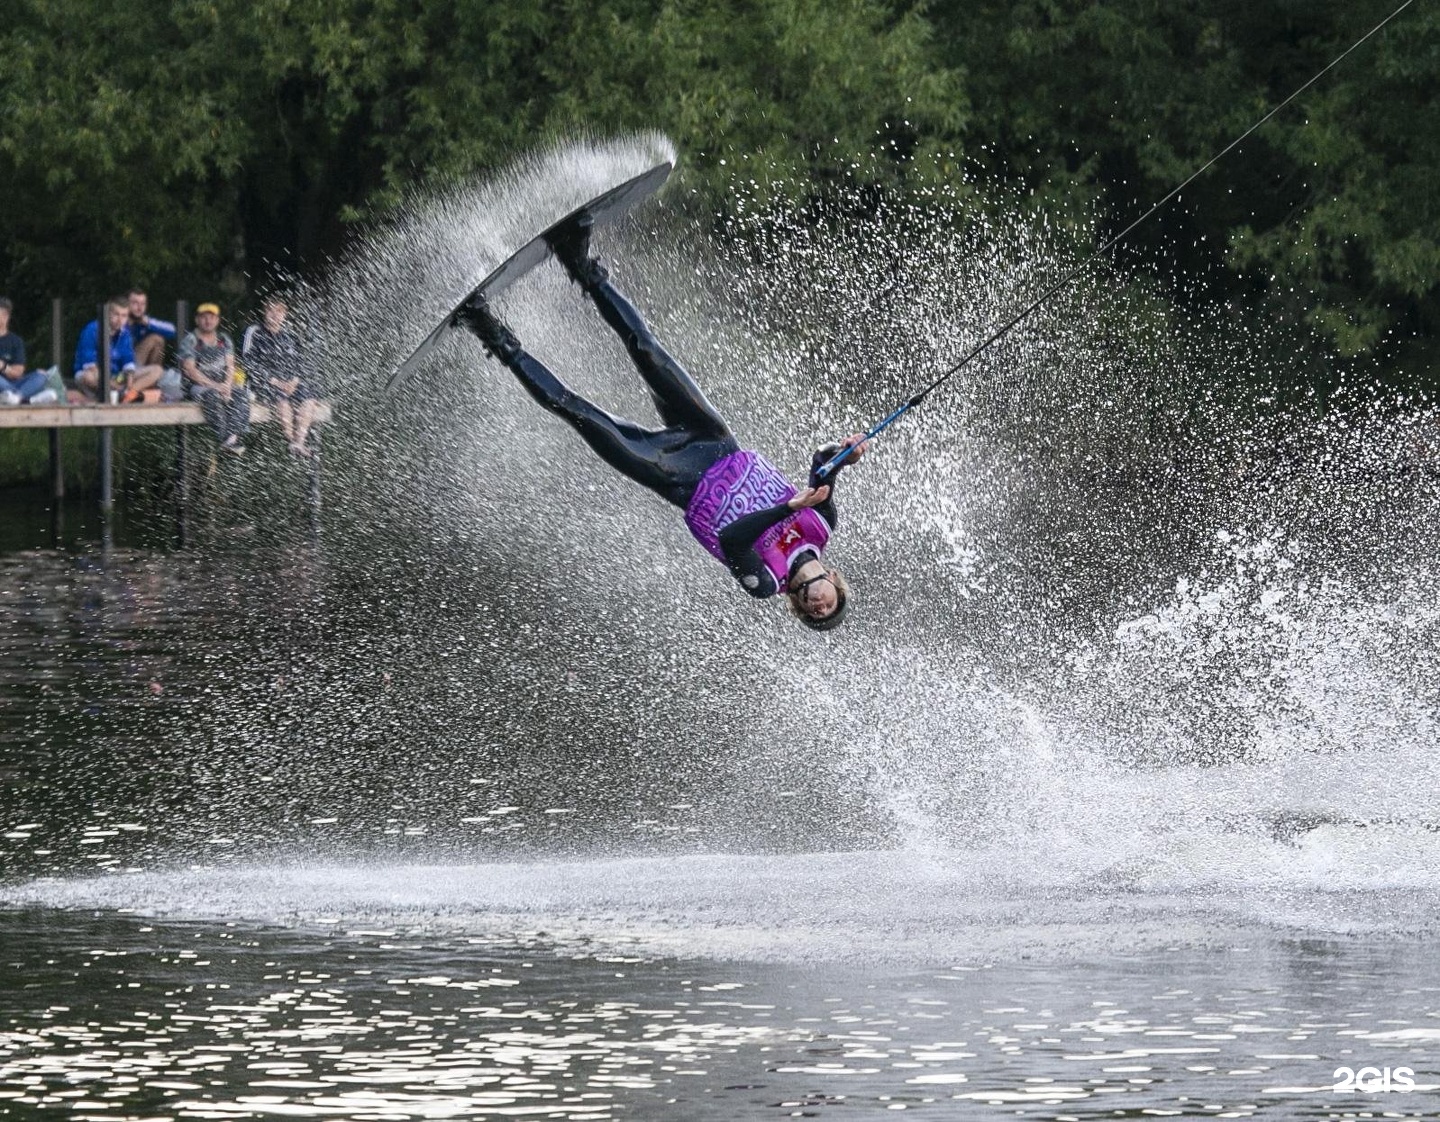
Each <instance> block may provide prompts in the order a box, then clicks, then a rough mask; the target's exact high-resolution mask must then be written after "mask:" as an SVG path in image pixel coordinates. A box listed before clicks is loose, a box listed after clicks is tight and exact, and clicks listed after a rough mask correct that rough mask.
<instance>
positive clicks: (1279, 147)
mask: <svg viewBox="0 0 1440 1122" xmlns="http://www.w3.org/2000/svg"><path fill="white" fill-rule="evenodd" d="M1393 6H1394V5H1393V3H1392V0H1244V2H1241V0H1103V2H1082V0H968V2H967V3H963V4H960V3H939V2H937V3H933V4H923V3H922V4H910V3H904V2H901V0H708V2H702V0H104V2H103V3H102V2H100V0H8V2H7V3H6V4H5V10H6V15H5V17H4V19H3V20H0V40H3V49H0V58H3V59H4V60H5V61H4V64H3V66H0V105H3V106H4V107H5V109H4V113H3V116H0V180H3V182H4V183H5V205H4V207H3V208H0V287H3V290H4V291H5V292H6V293H7V294H8V295H10V296H11V297H12V298H13V299H15V300H16V301H17V305H18V307H17V315H16V319H15V326H16V328H17V329H18V330H19V331H20V332H21V333H22V334H25V335H27V336H29V337H31V338H32V339H34V340H35V341H36V350H37V357H43V354H44V351H45V350H46V346H45V340H46V339H48V331H47V330H46V329H45V326H44V325H45V322H46V317H47V316H48V297H50V296H52V295H59V296H63V297H66V298H67V299H70V300H71V301H73V302H76V304H77V306H82V307H84V308H86V309H88V308H90V307H91V306H92V305H93V304H94V303H95V302H96V301H97V300H99V299H100V298H102V297H103V296H104V295H106V294H108V293H110V292H112V291H116V290H121V289H123V288H125V287H127V286H129V285H130V284H132V283H140V284H143V285H146V286H148V287H149V289H150V291H151V293H152V298H153V299H154V302H155V305H156V306H157V307H160V308H163V307H165V306H167V302H168V301H170V300H173V299H174V298H176V297H178V296H184V297H186V298H188V299H190V300H192V301H193V300H198V299H202V298H207V297H217V296H218V297H219V298H221V299H224V300H229V301H232V302H234V301H240V302H242V303H243V302H244V301H246V300H248V299H249V298H250V297H251V296H252V295H253V293H254V291H255V290H256V289H257V288H259V287H261V286H263V285H264V284H265V283H266V282H267V281H268V279H269V278H270V277H272V276H273V275H274V274H275V272H276V271H277V270H304V269H306V268H314V267H317V266H319V265H321V264H322V263H323V261H324V259H325V257H326V256H327V255H329V254H333V253H336V252H338V251H340V250H342V249H343V248H344V246H345V244H346V240H347V237H349V236H350V233H351V229H352V226H353V223H354V221H355V220H356V219H357V218H359V217H361V216H364V215H368V214H376V213H380V214H383V213H384V212H385V211H386V210H387V209H388V208H391V207H393V206H395V205H396V204H397V203H398V202H399V200H400V199H401V197H402V195H403V193H404V191H405V190H406V189H407V187H409V186H410V185H412V184H415V183H418V182H423V181H425V180H426V179H427V178H430V177H438V176H448V175H454V174H466V173H471V172H475V171H483V170H485V169H489V168H494V167H497V166H499V165H501V164H503V163H504V162H505V161H506V160H507V159H508V158H510V157H511V156H512V155H513V154H515V153H517V152H521V151H524V150H526V149H527V148H531V147H533V146H534V145H535V144H536V143H537V142H538V141H543V140H544V139H547V138H557V137H563V136H565V135H570V134H573V133H575V132H576V131H577V130H583V129H590V130H596V131H600V132H613V131H617V130H622V129H627V128H634V127H647V128H659V129H661V130H663V131H665V132H666V133H668V134H669V135H670V136H671V137H673V138H674V139H675V141H676V142H677V144H678V145H679V146H680V149H681V152H682V154H683V161H684V164H685V168H684V171H685V175H686V176H687V179H688V183H689V185H691V186H694V187H696V188H698V189H699V190H700V191H701V193H702V197H705V196H706V195H708V197H709V199H710V200H711V202H712V203H714V204H715V205H716V206H717V207H719V206H722V205H723V186H724V184H725V183H726V182H727V181H728V180H729V178H730V176H731V175H732V174H733V171H734V164H735V159H736V158H737V156H739V157H742V158H745V159H747V160H748V161H749V163H750V165H751V166H763V167H765V168H766V169H767V170H769V169H773V174H774V176H775V177H776V178H777V179H784V180H786V181H788V182H790V183H795V182H809V183H816V184H823V183H824V182H825V181H826V179H827V178H829V177H832V176H835V175H838V174H842V173H850V172H852V171H853V166H854V165H856V164H859V165H860V166H862V167H863V169H864V174H865V175H868V176H872V177H874V178H876V179H877V180H884V181H886V182H887V184H888V185H889V186H891V187H898V188H899V189H900V190H902V191H903V190H915V189H919V188H922V187H924V186H925V185H927V184H929V183H931V182H933V181H934V180H935V179H936V178H940V177H949V178H951V179H952V180H954V179H958V178H959V177H960V176H962V175H966V176H969V177H971V179H972V180H974V181H978V182H984V181H987V180H991V181H995V182H997V183H1003V184H1005V185H1007V186H1009V187H1011V188H1014V187H1016V186H1019V187H1021V188H1023V189H1024V190H1023V192H1022V193H1023V197H1025V198H1026V199H1027V205H1033V206H1034V207H1036V208H1039V209H1043V210H1045V211H1046V212H1047V213H1049V214H1050V215H1051V216H1052V217H1055V218H1058V219H1060V220H1061V221H1063V222H1068V223H1070V224H1071V226H1072V228H1074V229H1075V230H1076V231H1077V232H1083V233H1081V235H1080V236H1082V237H1089V236H1090V233H1089V232H1090V229H1091V227H1090V224H1089V223H1090V219H1091V218H1092V217H1094V216H1096V215H1098V216H1099V218H1100V222H1101V231H1102V232H1104V231H1105V230H1106V229H1109V230H1114V229H1118V228H1119V227H1120V226H1121V225H1123V224H1124V223H1126V222H1128V221H1129V220H1130V219H1132V218H1133V217H1135V216H1137V215H1138V214H1140V213H1141V212H1143V210H1144V209H1145V208H1146V207H1147V206H1149V205H1150V203H1151V202H1153V201H1154V200H1155V199H1157V198H1159V197H1160V196H1161V195H1163V194H1164V193H1165V192H1166V191H1167V190H1168V189H1169V188H1170V187H1172V186H1173V185H1174V184H1175V183H1177V182H1179V181H1180V180H1182V179H1183V178H1184V177H1185V176H1186V175H1188V174H1189V172H1190V171H1192V170H1193V169H1194V168H1195V167H1197V166H1198V165H1199V164H1201V163H1203V162H1204V160H1205V159H1207V158H1208V157H1209V156H1210V155H1212V154H1214V153H1215V152H1216V151H1218V150H1219V149H1220V148H1222V147H1223V146H1224V145H1225V144H1226V143H1227V142H1228V141H1229V140H1230V139H1231V138H1233V137H1234V136H1235V135H1237V134H1239V133H1240V132H1241V131H1243V130H1244V128H1245V127H1246V126H1247V125H1249V124H1250V123H1251V122H1252V121H1253V120H1255V119H1256V118H1257V117H1259V116H1260V115H1261V114H1262V113H1264V112H1265V111H1266V110H1267V109H1268V108H1269V107H1271V106H1273V105H1274V104H1275V103H1276V102H1278V101H1279V100H1280V99H1281V98H1283V97H1284V96H1285V95H1286V94H1288V93H1289V92H1290V91H1291V90H1293V89H1294V88H1295V87H1297V86H1298V85H1300V84H1301V83H1302V82H1303V81H1305V79H1307V78H1308V77H1310V76H1311V75H1312V74H1313V73H1314V72H1315V71H1317V70H1319V69H1320V68H1321V67H1322V66H1324V65H1325V64H1326V63H1327V62H1329V61H1330V60H1331V59H1332V58H1334V57H1335V56H1336V55H1337V54H1339V53H1340V52H1341V51H1342V50H1343V49H1344V48H1345V47H1347V46H1348V45H1350V44H1351V43H1352V42H1353V41H1354V40H1355V39H1357V38H1358V37H1359V36H1360V35H1361V34H1363V33H1364V32H1365V31H1366V30H1368V29H1369V28H1370V27H1371V26H1373V25H1374V24H1375V23H1376V22H1378V21H1379V20H1380V19H1381V18H1382V17H1383V16H1384V15H1385V14H1386V13H1387V12H1388V11H1390V10H1391V8H1392V7H1393ZM1437 75H1440V13H1437V12H1436V10H1435V8H1434V6H1433V5H1425V4H1415V5H1413V6H1412V7H1411V8H1410V9H1409V10H1407V11H1406V12H1404V13H1403V14H1402V15H1401V16H1400V17H1399V18H1398V19H1397V20H1396V21H1395V22H1394V23H1393V24H1392V25H1391V26H1390V27H1389V28H1387V29H1386V30H1385V31H1384V32H1382V33H1381V34H1380V35H1379V36H1377V37H1376V38H1375V39H1374V40H1372V41H1371V42H1369V43H1367V44H1365V45H1364V46H1362V47H1361V48H1360V49H1359V50H1358V51H1356V52H1355V53H1354V54H1353V55H1351V56H1350V57H1349V58H1348V59H1346V60H1345V61H1344V62H1343V63H1342V64H1341V65H1340V66H1339V67H1338V68H1337V69H1336V70H1335V71H1333V72H1332V73H1331V74H1329V75H1327V76H1326V77H1325V78H1324V79H1322V80H1321V82H1319V83H1318V84H1317V85H1316V86H1314V87H1313V88H1312V89H1311V90H1309V91H1308V92H1307V93H1305V94H1304V95H1303V96H1302V97H1301V99H1300V100H1299V101H1298V102H1297V104H1295V105H1293V106H1291V107H1290V108H1289V109H1287V110H1286V111H1285V112H1284V113H1283V114H1282V115H1281V116H1280V117H1278V118H1277V119H1276V120H1275V121H1273V122H1272V123H1271V124H1269V125H1267V126H1266V127H1265V128H1264V129H1263V130H1261V132H1260V133H1258V134H1257V135H1256V136H1255V137H1253V138H1252V139H1251V140H1250V141H1249V142H1247V144H1246V145H1245V146H1244V147H1243V148H1241V149H1240V150H1238V151H1236V152H1234V153H1232V154H1231V155H1230V156H1229V157H1227V158H1226V160H1225V161H1224V162H1223V163H1222V164H1221V165H1220V166H1219V167H1217V168H1216V169H1214V170H1212V171H1211V172H1210V173H1209V174H1208V175H1206V176H1205V177H1204V178H1203V179H1202V180H1201V181H1200V182H1198V183H1197V184H1196V185H1194V187H1193V188H1192V189H1191V190H1188V191H1187V192H1186V193H1185V195H1184V196H1183V197H1182V198H1181V199H1180V200H1179V201H1178V203H1177V204H1175V205H1174V206H1173V207H1172V208H1170V209H1168V210H1167V211H1166V212H1165V213H1164V214H1163V216H1162V217H1161V219H1160V220H1159V221H1157V222H1154V223H1152V224H1149V225H1147V226H1146V227H1145V228H1144V229H1143V231H1141V232H1140V233H1139V234H1137V236H1136V237H1135V238H1134V240H1133V241H1132V242H1131V243H1130V244H1129V245H1127V246H1126V247H1125V249H1124V250H1123V255H1124V258H1125V259H1126V260H1127V261H1129V262H1133V263H1137V264H1141V265H1143V266H1146V267H1150V266H1154V267H1156V271H1157V273H1158V274H1160V275H1162V276H1167V277H1181V278H1185V284H1186V286H1187V291H1188V293H1189V296H1188V297H1187V298H1190V297H1193V294H1194V293H1195V292H1196V291H1199V292H1200V293H1201V295H1202V296H1203V298H1205V299H1213V300H1224V301H1233V302H1237V303H1240V304H1244V305H1245V306H1246V307H1247V309H1248V311H1249V312H1251V313H1254V314H1261V315H1268V316H1275V317H1283V318H1286V319H1288V320H1292V321H1299V322H1305V323H1308V324H1309V325H1310V326H1311V327H1312V328H1313V329H1314V330H1315V331H1317V332H1318V333H1319V335H1320V336H1321V337H1322V338H1323V339H1324V340H1325V341H1326V342H1327V343H1328V344H1329V345H1330V346H1331V347H1333V349H1334V351H1335V353H1336V354H1337V355H1339V356H1341V357H1344V358H1352V359H1356V360H1357V361H1361V362H1364V363H1367V364H1368V368H1369V369H1371V370H1372V371H1383V375H1382V376H1383V377H1384V378H1386V379H1388V380H1390V381H1391V382H1393V383H1394V384H1396V385H1397V386H1399V387H1403V388H1404V389H1406V390H1408V391H1416V390H1423V389H1426V388H1427V387H1428V386H1429V385H1430V382H1431V375H1430V374H1429V369H1430V366H1431V361H1432V358H1433V355H1434V349H1435V341H1434V340H1435V335H1436V326H1437V313H1440V304H1437V278H1440V213H1437V209H1440V203H1437V201H1436V197H1437V193H1436V190H1435V183H1436V182H1437V173H1440V128H1437V127H1436V124H1437V122H1436V119H1435V115H1436V113H1435V110H1436V105H1435V103H1436V91H1437V81H1436V79H1437ZM877 154H878V155H879V156H880V157H881V158H880V159H875V158H874V157H875V156H876V155H877ZM1031 192H1033V194H1031ZM1176 295H1179V293H1178V292H1177V293H1176ZM87 318H88V316H87Z"/></svg>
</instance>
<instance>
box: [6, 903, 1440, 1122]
mask: <svg viewBox="0 0 1440 1122" xmlns="http://www.w3.org/2000/svg"><path fill="white" fill-rule="evenodd" d="M0 936H3V939H4V944H3V945H4V948H5V951H4V954H5V962H4V967H5V969H6V971H7V973H8V974H9V980H10V981H12V982H19V981H20V979H22V978H23V983H21V984H14V985H11V986H8V987H7V989H6V991H5V993H6V996H5V997H4V998H3V1000H0V1016H3V1018H4V1030H5V1031H4V1032H3V1033H0V1096H3V1097H0V1109H8V1110H9V1111H11V1112H14V1113H16V1114H17V1115H18V1114H19V1113H20V1112H21V1111H22V1110H23V1109H24V1108H30V1109H35V1110H39V1109H41V1108H46V1107H48V1108H52V1109H54V1110H57V1111H65V1112H68V1113H69V1114H70V1115H71V1116H73V1117H77V1118H262V1117H274V1116H282V1117H312V1118H355V1119H403V1118H509V1117H531V1118H564V1119H610V1118H626V1117H632V1118H655V1119H660V1118H705V1119H726V1118H767V1117H831V1116H838V1117H853V1116H871V1115H875V1114H878V1113H879V1112H880V1111H898V1110H905V1111H910V1112H915V1113H918V1114H919V1115H920V1116H924V1117H932V1118H951V1117H1024V1118H1047V1119H1065V1118H1102V1117H1111V1118H1113V1117H1116V1116H1117V1114H1118V1115H1121V1116H1126V1117H1139V1116H1141V1115H1142V1114H1143V1115H1148V1116H1158V1117H1165V1116H1170V1117H1200V1116H1209V1117H1218V1118H1246V1117H1273V1118H1345V1117H1375V1116H1377V1115H1376V1114H1374V1113H1370V1111H1379V1110H1384V1111H1386V1113H1385V1115H1384V1116H1385V1117H1415V1118H1419V1117H1433V1108H1434V1105H1435V1103H1436V1099H1435V1098H1434V1095H1435V1093H1436V1090H1437V1089H1436V1087H1435V1086H1434V1082H1433V1078H1432V1079H1431V1082H1430V1084H1429V1085H1428V1086H1427V1085H1426V1079H1427V1078H1429V1077H1428V1076H1426V1075H1424V1074H1420V1075H1418V1076H1417V1079H1416V1083H1417V1084H1418V1085H1417V1087H1416V1088H1415V1089H1414V1090H1409V1091H1406V1092H1400V1091H1398V1090H1392V1091H1391V1092H1389V1093H1384V1092H1375V1093H1371V1094H1360V1093H1357V1092H1350V1093H1348V1094H1347V1093H1344V1092H1336V1091H1334V1090H1333V1085H1334V1083H1335V1081H1336V1079H1337V1076H1336V1074H1335V1069H1336V1068H1337V1067H1340V1066H1342V1065H1348V1066H1350V1067H1352V1068H1358V1067H1361V1066H1365V1065H1371V1066H1375V1067H1377V1068H1379V1069H1382V1070H1383V1069H1385V1068H1387V1067H1388V1068H1389V1069H1391V1072H1392V1079H1393V1074H1394V1072H1395V1071H1396V1070H1398V1069H1399V1068H1402V1067H1409V1068H1412V1069H1413V1070H1415V1071H1416V1072H1417V1073H1424V1072H1427V1071H1429V1072H1431V1073H1432V1074H1433V1056H1434V1054H1435V1051H1436V1043H1437V1041H1440V1019H1437V1017H1436V1012H1435V1011H1436V1008H1437V1000H1440V974H1437V973H1436V972H1435V970H1434V968H1433V967H1432V966H1427V965H1423V963H1424V962H1425V957H1426V956H1425V955H1424V952H1423V949H1422V948H1420V947H1418V946H1405V947H1390V948H1386V949H1383V950H1376V949H1374V948H1366V947H1357V946H1348V947H1347V946H1343V945H1327V944H1324V943H1304V942H1293V943H1287V944H1277V943H1267V942H1266V941H1265V940H1263V939H1262V940H1259V941H1257V942H1256V943H1253V944H1251V945H1237V946H1232V947H1229V948H1227V949H1225V950H1216V951H1211V952H1199V951H1195V950H1193V949H1191V950H1183V949H1177V948H1171V949H1159V950H1156V951H1154V952H1152V953H1148V954H1145V955H1143V956H1125V955H1104V954H1102V955H1098V956H1095V957H1093V958H1090V959H1089V960H1087V961H1084V962H1076V963H1071V964H1068V965H1064V966H1056V965H1053V964H1038V965H1031V964H1027V963H1025V962H1008V963H1003V964H991V965H987V966H980V967H945V966H943V965H938V964H937V965H935V966H931V967H929V968H926V969H914V968H912V969H909V970H894V969H873V968H864V967H860V968H853V967H851V968H836V967H825V966H819V967H809V968H797V967H786V966H777V965H762V964H754V963H743V962H732V961H725V960H709V959H694V958H690V957H686V956H680V957H668V956H667V957H660V958H657V957H654V956H652V955H643V954H642V955H635V954H625V953H622V952H620V951H618V950H616V949H610V950H608V951H606V952H603V953H597V952H595V951H594V950H591V949H589V948H587V947H586V946H585V943H584V941H583V940H574V939H571V940H559V939H557V937H556V936H555V935H554V934H553V933H549V932H545V931H530V932H524V933H519V934H517V935H516V936H515V937H513V938H511V939H507V940H504V941H498V940H495V939H491V938H479V937H472V938H461V937H455V936H447V937H440V938H435V937H429V936H426V935H424V934H421V933H418V932H413V931H412V932H404V931H381V930H354V929H345V928H344V925H343V922H337V924H332V925H331V926H329V927H327V928H311V929H308V930H293V929H292V930H277V929H274V928H256V927H253V926H250V925H247V924H243V923H237V922H229V923H219V922H212V923H188V924H179V923H155V922H148V921H144V920H141V919H137V918H133V917H127V916H125V915H123V914H120V915H117V914H114V913H110V914H94V915H91V914H85V913H64V914H58V915H57V914H47V913H37V912H34V911H20V912H13V913H10V914H8V915H5V916H3V918H0ZM1382 995H1383V996H1382ZM1375 1078H1379V1076H1378V1074H1377V1076H1376V1077H1375ZM1362 1110H1363V1111H1366V1112H1367V1113H1365V1114H1361V1113H1360V1112H1361V1111H1362Z"/></svg>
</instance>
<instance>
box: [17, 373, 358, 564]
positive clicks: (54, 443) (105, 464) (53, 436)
mask: <svg viewBox="0 0 1440 1122" xmlns="http://www.w3.org/2000/svg"><path fill="white" fill-rule="evenodd" d="M333 417H334V408H333V406H332V405H331V404H330V403H329V402H328V401H322V402H320V403H319V405H318V407H317V408H316V412H315V424H316V425H317V427H316V428H315V429H312V430H311V439H312V440H313V442H314V448H315V452H316V454H315V455H314V456H312V457H311V458H310V459H309V460H307V461H305V463H306V464H307V465H308V468H309V477H310V485H309V505H310V516H311V523H312V526H313V528H314V529H315V530H316V531H317V532H318V530H319V525H320V508H321V500H320V458H319V447H320V430H319V428H318V426H319V425H321V424H325V423H327V422H329V421H330V420H331V419H332V418H333ZM274 420H275V418H274V416H273V415H272V412H271V410H270V409H269V408H268V407H266V406H264V405H261V404H260V403H258V402H251V405H250V423H251V424H252V425H255V424H258V425H264V424H271V423H273V422H274ZM204 423H205V414H204V412H203V411H202V410H201V408H200V403H199V402H195V401H176V402H156V403H155V404H150V405H147V404H143V403H139V402H136V403H133V404H130V405H118V404H117V405H102V404H98V403H95V402H89V403H85V404H80V405H61V404H60V403H58V402H56V403H55V404H53V405H0V429H10V430H18V429H46V430H48V431H49V433H50V491H51V496H52V497H53V498H54V499H55V502H56V506H55V511H56V513H57V516H58V512H59V509H60V505H59V504H60V500H62V499H63V498H64V497H65V472H64V469H63V467H62V465H61V459H60V437H61V434H62V433H63V432H64V431H65V430H67V429H71V430H73V429H94V430H96V435H97V436H98V437H99V439H100V480H99V485H100V511H101V514H102V516H103V518H104V521H103V525H104V528H105V530H104V532H105V539H106V541H107V542H108V541H109V532H110V531H109V527H110V514H111V512H112V511H113V509H114V506H115V467H114V455H113V452H112V436H113V431H114V430H115V429H117V428H138V427H149V428H173V429H174V430H175V530H176V537H177V539H178V541H179V543H180V544H181V545H182V546H183V545H184V544H185V540H186V537H187V536H188V535H187V521H188V509H187V508H188V505H189V488H188V486H187V478H188V470H189V469H188V465H187V461H188V458H189V448H188V445H189V441H188V439H187V435H188V432H189V429H190V427H191V426H192V425H203V424H204ZM212 443H213V442H212ZM213 454H214V455H217V456H218V455H222V454H223V453H221V452H220V451H219V445H218V444H214V445H213Z"/></svg>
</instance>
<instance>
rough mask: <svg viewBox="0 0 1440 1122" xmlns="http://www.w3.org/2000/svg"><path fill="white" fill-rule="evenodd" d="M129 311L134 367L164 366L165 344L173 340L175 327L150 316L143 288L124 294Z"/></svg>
mask: <svg viewBox="0 0 1440 1122" xmlns="http://www.w3.org/2000/svg"><path fill="white" fill-rule="evenodd" d="M125 302H126V305H127V307H128V308H129V310H130V341H131V342H132V343H133V344H134V345H135V365H136V366H140V367H145V366H159V367H163V366H164V365H165V344H166V343H167V342H170V341H173V340H174V339H175V325H174V324H173V323H170V322H169V321H168V320H163V319H155V318H154V317H153V316H151V315H150V310H149V309H150V297H149V296H147V295H146V294H145V290H144V289H143V288H132V289H131V290H130V291H129V292H127V293H126V294H125Z"/></svg>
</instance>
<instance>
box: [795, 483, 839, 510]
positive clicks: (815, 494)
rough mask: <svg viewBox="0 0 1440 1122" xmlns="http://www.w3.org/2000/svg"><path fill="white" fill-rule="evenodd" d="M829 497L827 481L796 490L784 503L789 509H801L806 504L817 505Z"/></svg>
mask: <svg viewBox="0 0 1440 1122" xmlns="http://www.w3.org/2000/svg"><path fill="white" fill-rule="evenodd" d="M829 497H830V485H829V484H828V483H826V484H824V485H823V486H820V487H806V488H805V489H804V490H803V491H798V492H796V494H795V496H794V497H793V498H792V499H791V500H790V501H789V502H788V503H786V504H785V505H786V506H788V507H789V508H790V509H791V510H803V509H804V508H805V507H807V506H819V505H820V504H821V503H823V502H824V501H825V500H826V499H828V498H829Z"/></svg>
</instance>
